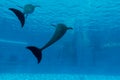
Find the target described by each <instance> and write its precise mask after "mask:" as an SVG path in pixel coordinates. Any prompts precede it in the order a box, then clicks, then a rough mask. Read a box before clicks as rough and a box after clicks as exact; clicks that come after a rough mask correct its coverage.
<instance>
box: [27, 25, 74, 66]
mask: <svg viewBox="0 0 120 80" xmlns="http://www.w3.org/2000/svg"><path fill="white" fill-rule="evenodd" d="M52 26H54V27H55V28H56V30H55V32H54V34H53V36H52V38H51V39H50V40H49V41H48V42H47V43H46V44H45V45H44V46H43V47H42V48H37V47H35V46H28V47H26V48H27V49H29V50H30V51H31V52H32V53H33V55H34V56H35V57H36V58H37V61H38V64H39V63H40V61H41V59H42V51H43V50H44V49H46V48H48V47H49V46H51V45H52V44H53V43H55V42H56V41H58V40H59V39H60V38H61V37H63V35H64V34H65V33H66V31H67V30H69V29H73V28H72V27H67V26H66V25H64V24H62V23H60V24H57V25H52Z"/></svg>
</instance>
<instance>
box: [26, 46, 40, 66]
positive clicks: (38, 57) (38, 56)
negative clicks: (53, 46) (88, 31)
mask: <svg viewBox="0 0 120 80" xmlns="http://www.w3.org/2000/svg"><path fill="white" fill-rule="evenodd" d="M26 48H27V49H29V50H30V51H31V52H32V53H33V55H34V56H35V57H36V58H37V61H38V64H39V63H40V61H41V59H42V50H41V49H38V48H37V47H34V46H28V47H26Z"/></svg>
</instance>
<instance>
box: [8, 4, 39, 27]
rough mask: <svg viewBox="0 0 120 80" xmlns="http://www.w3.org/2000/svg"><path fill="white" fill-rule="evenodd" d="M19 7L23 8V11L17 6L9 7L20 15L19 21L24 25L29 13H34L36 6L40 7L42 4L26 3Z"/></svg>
mask: <svg viewBox="0 0 120 80" xmlns="http://www.w3.org/2000/svg"><path fill="white" fill-rule="evenodd" d="M18 7H20V8H22V9H23V12H21V11H20V10H17V9H15V8H9V10H11V11H12V12H14V14H15V15H16V16H17V17H18V19H19V21H20V23H21V25H22V27H23V26H24V24H25V17H27V16H28V14H31V13H33V12H34V10H35V8H36V7H40V6H37V5H36V6H35V5H32V4H26V5H25V6H24V7H21V6H18Z"/></svg>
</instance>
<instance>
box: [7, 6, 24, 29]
mask: <svg viewBox="0 0 120 80" xmlns="http://www.w3.org/2000/svg"><path fill="white" fill-rule="evenodd" d="M9 10H11V11H12V12H14V14H15V15H16V16H17V18H18V19H19V21H20V23H21V25H22V27H23V26H24V24H25V17H24V14H23V13H22V12H21V11H19V10H17V9H14V8H9Z"/></svg>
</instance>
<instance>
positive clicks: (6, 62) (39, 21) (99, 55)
mask: <svg viewBox="0 0 120 80" xmlns="http://www.w3.org/2000/svg"><path fill="white" fill-rule="evenodd" d="M26 4H33V5H39V6H40V7H39V8H36V9H35V11H34V12H33V13H32V14H29V15H28V17H27V19H26V22H25V25H24V27H23V28H21V24H20V22H19V20H18V18H17V17H16V16H15V14H14V13H13V12H11V11H10V10H8V8H16V9H18V10H20V11H22V10H23V9H21V8H20V7H18V6H21V7H23V6H24V5H26ZM58 23H63V24H65V25H67V26H69V27H72V28H73V30H69V31H67V33H66V34H65V35H64V36H63V37H62V38H61V39H60V40H59V41H57V42H56V43H55V44H53V45H51V46H50V47H48V48H46V49H45V50H44V51H43V58H42V61H41V62H40V64H37V60H36V58H35V57H34V55H33V54H32V53H31V52H30V51H29V50H27V49H26V47H27V46H30V45H32V46H37V47H39V48H41V47H42V46H44V45H45V44H46V43H47V41H49V39H50V38H51V37H52V35H53V34H54V31H55V28H54V27H53V26H51V24H58ZM119 34H120V0H26V1H24V0H22V1H21V0H17V1H15V0H1V1H0V73H32V74H35V73H37V74H38V73H39V74H44V73H45V74H46V73H47V74H49V73H50V74H51V73H53V74H89V75H109V76H113V75H117V76H119V75H120V36H119ZM62 80H63V79H62ZM71 80H72V79H71ZM76 80H77V79H76ZM81 80H86V79H81ZM111 80H112V79H111ZM116 80H119V79H116Z"/></svg>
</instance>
